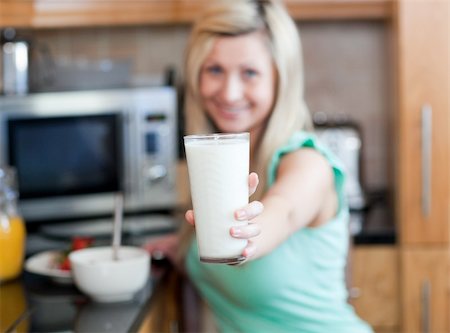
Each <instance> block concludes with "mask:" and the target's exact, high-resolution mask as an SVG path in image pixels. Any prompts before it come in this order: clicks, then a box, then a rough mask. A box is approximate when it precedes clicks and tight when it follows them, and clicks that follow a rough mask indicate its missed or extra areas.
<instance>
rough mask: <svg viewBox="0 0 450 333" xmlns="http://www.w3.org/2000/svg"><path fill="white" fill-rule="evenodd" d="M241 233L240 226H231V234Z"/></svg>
mask: <svg viewBox="0 0 450 333" xmlns="http://www.w3.org/2000/svg"><path fill="white" fill-rule="evenodd" d="M241 234H242V230H241V228H231V236H235V237H236V236H240V235H241Z"/></svg>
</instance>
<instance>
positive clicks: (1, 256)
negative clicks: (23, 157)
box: [0, 167, 26, 282]
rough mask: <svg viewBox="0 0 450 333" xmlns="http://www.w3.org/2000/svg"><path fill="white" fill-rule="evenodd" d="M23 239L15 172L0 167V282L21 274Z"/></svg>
mask: <svg viewBox="0 0 450 333" xmlns="http://www.w3.org/2000/svg"><path fill="white" fill-rule="evenodd" d="M25 237H26V230H25V223H24V221H23V219H22V217H21V215H20V214H19V211H18V209H17V190H16V185H15V172H14V170H13V169H12V168H6V167H3V168H2V167H0V282H3V281H6V280H11V279H14V278H16V277H17V276H19V275H20V273H21V272H22V268H23V259H24V255H25Z"/></svg>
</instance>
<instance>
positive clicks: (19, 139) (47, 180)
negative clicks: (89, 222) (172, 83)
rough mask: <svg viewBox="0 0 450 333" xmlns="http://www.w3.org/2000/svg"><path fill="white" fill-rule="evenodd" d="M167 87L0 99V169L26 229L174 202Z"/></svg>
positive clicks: (172, 117)
mask: <svg viewBox="0 0 450 333" xmlns="http://www.w3.org/2000/svg"><path fill="white" fill-rule="evenodd" d="M176 101H177V98H176V92H175V89H174V88H171V87H153V88H128V89H114V90H95V91H74V92H54V93H38V94H29V95H27V96H22V97H19V96H6V97H2V98H0V165H2V164H3V165H11V166H13V167H15V168H16V170H17V176H18V189H19V194H20V200H19V206H20V210H21V212H22V214H23V216H24V218H25V221H26V223H32V222H39V221H52V220H69V219H75V218H91V217H92V218H95V217H101V216H105V215H110V214H111V212H113V211H114V195H115V193H117V192H122V193H123V194H124V213H126V214H127V213H140V212H151V211H154V210H161V209H171V208H173V207H174V206H175V204H176V188H175V174H176V160H177V105H176V104H177V102H176Z"/></svg>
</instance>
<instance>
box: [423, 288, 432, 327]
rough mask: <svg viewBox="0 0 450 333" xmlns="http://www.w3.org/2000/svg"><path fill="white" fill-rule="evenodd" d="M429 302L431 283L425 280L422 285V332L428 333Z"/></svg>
mask: <svg viewBox="0 0 450 333" xmlns="http://www.w3.org/2000/svg"><path fill="white" fill-rule="evenodd" d="M430 301H431V283H430V281H428V280H426V281H424V282H423V283H422V332H423V333H430V332H431V331H430Z"/></svg>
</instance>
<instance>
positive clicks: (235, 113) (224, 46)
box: [148, 0, 371, 333]
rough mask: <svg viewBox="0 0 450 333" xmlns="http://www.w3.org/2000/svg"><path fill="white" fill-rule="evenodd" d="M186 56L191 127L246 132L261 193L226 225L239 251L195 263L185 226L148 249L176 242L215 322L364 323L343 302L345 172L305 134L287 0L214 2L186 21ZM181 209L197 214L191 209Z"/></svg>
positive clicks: (256, 327)
mask: <svg viewBox="0 0 450 333" xmlns="http://www.w3.org/2000/svg"><path fill="white" fill-rule="evenodd" d="M185 66H186V86H187V87H186V119H187V128H188V131H189V132H190V133H196V134H197V133H212V132H244V131H246V132H250V138H251V139H250V142H251V147H250V161H251V162H250V167H251V170H254V171H256V174H255V173H252V174H251V175H250V177H249V187H250V190H251V192H254V191H255V189H256V188H257V189H256V192H255V193H254V198H255V199H256V201H253V202H251V203H250V204H249V205H248V206H246V207H240V208H239V207H237V210H236V213H235V217H236V219H237V220H239V219H242V220H247V219H249V220H250V221H251V223H250V224H249V225H248V226H247V227H241V228H231V230H230V233H231V235H232V236H233V237H236V238H244V239H248V240H249V242H248V246H247V247H246V249H245V250H244V252H243V255H244V256H245V257H246V261H245V262H244V263H243V264H241V265H238V266H231V265H217V264H204V263H201V262H200V261H199V259H198V253H197V248H196V244H195V240H192V238H190V237H188V236H186V234H184V235H183V236H181V238H182V240H181V241H180V239H179V237H180V236H170V237H167V238H165V239H164V240H163V241H161V242H159V243H154V244H152V245H148V249H149V250H154V249H159V250H163V251H165V252H167V253H168V255H171V253H173V251H174V248H175V247H178V248H179V249H180V248H181V249H182V252H183V256H182V258H183V262H184V263H185V267H186V271H187V273H188V274H189V276H190V278H191V280H192V282H193V283H194V285H195V286H196V287H197V288H198V290H199V292H200V294H201V295H202V296H203V298H204V299H205V300H206V302H207V303H208V304H209V306H210V307H211V309H212V311H213V313H214V316H215V319H216V324H217V327H218V329H219V331H221V332H234V331H242V332H327V333H328V332H333V333H338V332H343V333H344V332H345V333H351V332H361V333H364V332H371V329H370V328H369V326H368V325H367V324H365V323H364V322H363V321H361V320H360V319H359V318H358V317H357V316H356V315H355V314H354V311H353V309H352V308H351V307H350V306H349V305H348V304H347V301H346V300H347V292H346V288H345V276H344V275H345V274H344V268H345V263H346V257H347V250H348V218H349V214H348V209H347V204H346V201H345V197H344V190H343V183H344V174H343V171H342V167H341V165H340V163H339V162H338V161H337V160H336V159H335V158H334V157H333V156H332V155H331V154H330V153H329V152H328V150H327V149H326V148H325V147H323V146H322V145H320V143H319V142H317V140H316V138H315V137H314V135H313V133H312V124H311V120H310V116H309V112H308V109H307V107H306V105H305V103H304V99H303V77H302V75H303V69H302V59H301V47H300V41H299V37H298V32H297V29H296V26H295V23H294V22H293V21H292V19H291V18H290V17H289V15H288V14H287V12H286V10H285V8H284V7H283V5H282V4H281V3H280V2H278V1H276V0H270V1H269V0H266V1H264V0H260V1H250V0H233V1H215V3H214V5H213V6H211V8H210V9H209V10H207V11H206V12H205V14H204V15H203V16H202V17H201V18H200V19H199V20H198V21H197V22H196V24H195V26H194V28H193V31H192V35H191V39H190V41H189V45H188V48H187V54H186V63H185ZM257 175H258V176H259V181H258V176H257ZM258 183H259V184H261V185H260V186H258ZM186 219H187V221H188V222H189V223H190V224H192V225H193V224H195V221H194V212H193V211H188V212H187V213H186ZM191 230H192V228H191ZM183 240H184V241H183ZM183 244H187V247H183ZM184 250H186V251H184Z"/></svg>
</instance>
